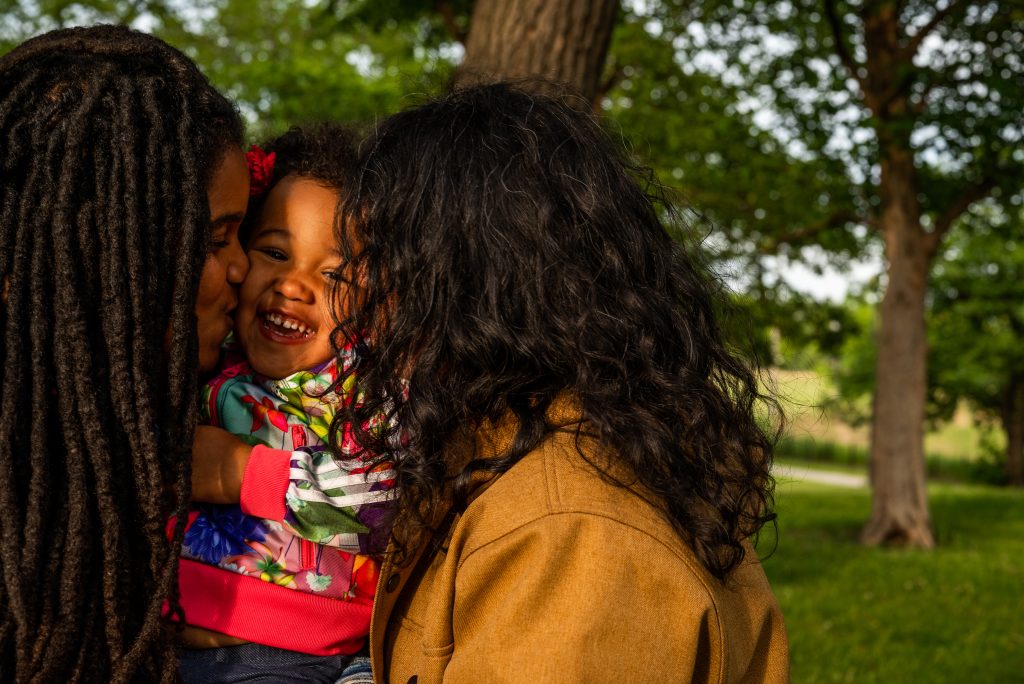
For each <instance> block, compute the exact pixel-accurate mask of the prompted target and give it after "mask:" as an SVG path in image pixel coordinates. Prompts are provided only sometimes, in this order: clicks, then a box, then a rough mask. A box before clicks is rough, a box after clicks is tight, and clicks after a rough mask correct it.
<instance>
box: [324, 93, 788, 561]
mask: <svg viewBox="0 0 1024 684" xmlns="http://www.w3.org/2000/svg"><path fill="white" fill-rule="evenodd" d="M364 145H365V146H364V150H363V152H362V154H361V160H360V175H359V178H358V182H357V184H356V186H355V187H354V188H353V190H352V191H351V194H350V198H349V199H348V200H347V201H346V206H345V209H344V214H345V215H346V216H348V217H350V218H351V219H352V220H351V221H350V222H349V224H350V225H354V226H355V227H356V228H355V230H354V231H339V233H340V235H339V240H340V242H341V244H342V249H343V252H344V253H345V255H346V257H347V258H348V259H350V260H351V263H352V269H353V270H352V273H356V274H359V275H358V277H357V278H356V280H357V282H358V283H359V285H360V287H359V288H358V291H355V288H352V289H350V290H348V291H347V292H348V294H346V291H339V297H346V301H338V302H336V303H335V310H336V311H344V310H346V309H345V306H348V307H349V308H348V310H349V311H351V312H352V313H351V315H350V316H347V317H344V318H343V319H342V320H339V321H338V328H337V329H336V330H335V335H336V339H337V341H339V342H340V341H341V338H345V339H347V340H353V341H354V340H356V339H358V338H359V337H360V336H363V337H365V339H366V340H367V343H366V347H365V353H364V355H363V358H362V361H361V363H360V365H359V368H358V373H359V380H360V382H361V383H362V385H363V390H364V395H363V396H364V397H365V403H364V404H362V405H361V406H355V407H352V408H351V409H350V410H349V413H348V415H347V416H344V417H341V418H339V421H341V420H347V421H350V422H351V423H352V424H353V425H366V424H367V421H369V420H370V419H371V417H372V416H374V415H375V414H376V413H377V412H379V411H386V412H388V413H389V414H390V415H391V416H392V417H393V418H394V419H395V420H394V421H393V422H392V423H391V427H390V428H385V429H377V430H361V431H359V433H358V437H357V438H358V439H359V440H360V441H361V442H362V444H363V445H364V446H366V447H367V448H369V449H370V450H371V451H376V452H378V453H381V454H382V458H387V459H389V460H391V461H393V462H394V467H395V469H396V470H397V480H398V485H399V489H398V495H397V513H396V515H397V520H396V527H395V538H396V540H397V542H398V543H399V551H400V553H401V554H402V555H406V554H407V553H408V552H409V551H410V550H411V549H412V548H415V545H416V544H417V543H418V542H419V541H421V540H422V539H423V536H424V535H426V534H429V533H430V525H431V524H432V523H431V521H432V520H434V519H435V516H436V515H437V514H438V513H439V511H440V510H441V508H442V507H443V506H445V505H446V502H447V501H448V500H450V499H454V501H455V502H456V504H457V505H458V502H459V501H460V500H463V499H464V497H465V494H466V493H467V491H468V486H469V485H470V477H469V476H470V475H471V474H472V473H474V472H477V471H491V472H498V473H500V472H503V471H505V470H507V469H508V468H510V467H512V466H513V465H514V464H515V463H516V462H517V461H518V460H519V459H521V458H522V457H523V456H524V455H526V454H527V453H528V452H529V451H531V450H532V449H534V448H535V447H536V446H537V445H538V444H539V443H540V442H541V441H542V440H543V439H544V438H545V436H546V435H547V434H548V433H550V432H551V431H552V430H554V429H557V428H556V427H555V426H553V425H551V424H549V423H548V422H547V420H546V418H545V413H546V410H547V409H548V407H549V406H550V405H551V403H552V402H553V401H554V400H555V398H556V397H558V396H559V395H563V394H565V395H569V396H572V397H574V398H575V399H577V400H578V402H579V404H580V406H581V407H582V416H581V418H582V420H581V423H580V425H579V427H578V430H580V431H582V432H585V433H587V434H591V435H595V436H596V437H597V438H598V439H599V440H600V441H602V442H603V443H605V444H607V445H609V446H611V447H613V453H614V456H613V457H612V459H613V460H616V461H618V462H619V463H618V464H617V465H620V466H621V465H626V466H628V470H629V471H630V472H632V474H633V476H634V478H635V479H633V478H627V479H629V481H622V480H621V479H620V480H616V482H617V484H619V485H621V486H638V487H640V488H642V489H644V490H646V491H648V492H650V493H653V494H654V495H655V497H656V498H657V500H658V501H660V502H661V506H662V508H663V511H664V514H665V516H666V518H667V519H668V520H669V521H670V522H671V524H672V525H673V526H674V528H675V529H676V531H677V532H678V534H679V535H680V536H681V537H682V538H683V539H685V540H686V541H687V542H688V543H689V544H690V545H691V547H692V548H693V550H694V552H695V553H696V555H697V557H698V558H699V559H700V561H701V562H702V563H703V564H704V566H705V567H707V569H708V570H709V571H710V572H711V573H712V574H714V575H715V576H716V577H719V578H724V577H725V576H726V575H727V574H728V573H729V571H730V570H731V569H733V568H734V567H736V565H737V564H738V563H739V562H740V561H741V560H742V558H743V556H744V547H743V545H742V544H741V541H742V540H743V539H744V538H746V537H748V536H750V535H753V534H756V533H757V532H758V530H759V529H760V528H761V526H762V525H764V524H765V523H766V522H767V521H770V520H772V519H773V518H774V514H773V513H772V512H771V507H772V501H773V500H772V491H773V486H774V482H773V480H772V478H771V476H770V474H769V469H770V466H771V462H772V449H773V444H774V441H775V436H774V435H772V434H768V433H767V432H766V430H765V429H762V427H761V426H760V425H759V423H758V421H757V419H756V418H755V408H756V406H757V405H758V404H759V402H761V401H762V400H764V401H765V402H767V404H768V406H770V407H772V408H773V409H774V407H775V406H776V404H775V402H774V401H772V400H771V399H770V398H768V397H764V396H762V394H761V391H760V389H759V385H758V379H757V375H756V373H755V372H754V371H753V370H752V369H751V368H750V367H749V366H748V365H747V363H746V362H745V361H744V360H743V359H742V358H741V357H740V356H739V355H737V354H736V353H735V352H733V351H731V350H730V348H729V347H728V346H727V344H726V342H725V341H724V340H723V338H722V335H721V333H720V330H719V325H718V323H717V322H716V317H715V314H714V310H715V308H716V306H717V303H718V302H720V301H721V299H722V297H723V294H722V293H721V292H719V289H718V287H717V286H716V285H715V284H714V281H713V280H712V279H710V278H709V277H708V275H707V273H706V272H705V270H704V269H703V268H702V267H701V265H700V262H699V260H698V259H697V258H696V256H695V254H694V253H693V252H694V251H693V250H688V249H686V248H685V247H684V246H683V245H682V244H681V243H680V242H679V241H676V240H673V239H672V238H671V237H670V235H669V233H668V232H667V231H666V228H665V227H664V225H663V223H662V217H667V216H670V215H671V214H670V212H669V208H668V207H667V206H664V205H662V206H663V210H662V211H661V212H659V209H657V208H656V206H659V205H656V203H655V202H654V201H653V198H652V197H651V196H650V195H649V194H648V193H647V192H646V191H645V190H644V187H646V186H648V185H649V183H648V180H649V179H650V174H649V173H646V172H645V171H644V170H642V169H640V168H637V167H636V166H634V165H632V164H630V163H629V162H628V161H626V159H625V157H624V155H623V153H622V152H621V151H620V150H619V149H618V148H617V146H616V145H615V144H613V142H612V141H611V139H610V138H609V137H608V136H607V135H606V134H605V133H604V132H603V131H602V130H601V128H600V126H599V125H598V123H597V122H596V121H595V120H594V119H593V117H592V116H590V115H588V114H585V113H581V112H580V111H578V110H577V109H574V108H573V107H571V106H569V105H568V104H566V103H565V102H564V101H562V100H559V99H552V98H549V97H546V96H540V95H534V94H530V93H529V92H526V91H525V90H524V89H521V88H520V87H519V86H516V85H510V84H496V85H487V86H480V87H473V88H467V89H465V90H461V91H456V92H454V93H452V94H450V95H448V96H446V97H443V98H441V99H438V100H436V101H433V102H430V103H428V104H424V105H422V106H418V107H414V108H412V109H409V110H407V111H404V112H402V113H400V114H397V115H395V116H392V117H391V118H389V119H387V120H385V121H384V122H382V123H381V124H380V125H379V126H378V127H377V129H376V130H375V131H374V132H373V134H372V136H371V137H370V138H369V140H368V141H367V142H366V143H364ZM389 398H390V399H389ZM510 412H511V413H512V414H514V415H515V416H516V417H517V418H518V425H519V427H518V433H517V435H516V437H515V439H514V441H513V443H512V446H511V447H510V449H509V451H508V452H507V453H505V454H502V455H500V456H499V457H496V458H486V459H484V458H475V459H473V460H472V461H470V462H468V464H467V463H465V462H459V463H450V462H448V461H447V460H446V451H445V447H446V445H450V443H451V442H452V441H453V440H457V439H461V438H463V437H465V436H466V435H467V434H468V433H471V432H472V431H473V430H474V429H475V428H476V427H478V426H479V425H480V424H481V423H482V422H483V421H485V420H498V419H500V418H501V417H502V416H503V415H507V414H509V413H510ZM768 413H771V411H769V412H768ZM766 415H767V414H766ZM340 424H341V423H340V422H339V423H338V425H340ZM398 430H401V431H402V434H401V435H399V434H396V431H398ZM400 442H401V443H403V447H402V448H400V449H395V448H394V447H395V445H396V444H398V443H400ZM592 463H593V461H592ZM612 465H616V464H611V463H604V464H601V465H597V464H594V466H595V467H597V468H599V470H602V472H603V473H604V474H605V475H606V476H608V477H611V475H610V473H611V472H612V468H611V466H612ZM613 479H614V478H613Z"/></svg>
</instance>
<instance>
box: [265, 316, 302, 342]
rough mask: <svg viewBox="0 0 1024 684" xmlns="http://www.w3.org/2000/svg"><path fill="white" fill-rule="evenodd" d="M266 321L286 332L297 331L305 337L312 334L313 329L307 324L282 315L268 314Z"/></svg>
mask: <svg viewBox="0 0 1024 684" xmlns="http://www.w3.org/2000/svg"><path fill="white" fill-rule="evenodd" d="M266 319H267V320H268V321H270V322H271V323H273V324H274V325H279V326H281V327H282V328H284V329H285V330H295V331H297V332H299V333H300V334H302V335H305V336H308V335H310V334H312V328H310V327H308V326H307V325H306V324H305V323H300V322H299V321H297V320H295V319H292V318H286V317H284V316H282V315H280V314H275V313H268V314H267V315H266Z"/></svg>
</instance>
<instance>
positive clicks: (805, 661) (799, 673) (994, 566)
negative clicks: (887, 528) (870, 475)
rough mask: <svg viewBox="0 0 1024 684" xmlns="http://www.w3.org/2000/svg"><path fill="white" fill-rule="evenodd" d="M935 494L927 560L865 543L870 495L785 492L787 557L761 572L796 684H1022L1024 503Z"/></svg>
mask: <svg viewBox="0 0 1024 684" xmlns="http://www.w3.org/2000/svg"><path fill="white" fill-rule="evenodd" d="M929 491H930V499H931V510H932V516H933V519H934V523H935V532H936V537H937V540H938V544H939V546H938V548H936V549H935V550H932V551H919V550H901V549H867V548H863V547H861V546H859V545H858V544H857V541H856V540H857V534H858V532H859V530H860V527H861V526H862V525H863V524H864V522H865V521H866V520H867V517H868V513H869V511H870V494H869V492H868V491H867V490H866V489H864V490H846V489H838V488H833V487H828V486H825V485H814V484H808V483H784V484H781V485H780V486H779V489H778V491H777V502H778V513H779V528H778V529H779V532H778V548H777V550H776V552H775V554H774V555H772V556H771V557H770V558H769V559H767V560H766V561H765V564H764V566H765V571H766V572H767V573H768V576H769V578H770V580H771V582H772V586H773V588H774V590H775V593H776V595H777V596H778V598H779V602H780V604H781V605H782V610H783V614H784V615H785V618H786V624H787V627H788V629H789V634H790V647H791V654H792V663H793V681H794V682H858V683H860V682H911V683H915V684H916V683H924V682H928V683H929V684H930V683H932V682H937V683H938V682H950V683H953V682H957V683H959V682H1006V681H1020V677H1021V673H1022V672H1024V616H1022V606H1024V564H1022V563H1021V560H1020V559H1021V558H1022V557H1024V492H1022V491H1019V490H1018V491H1012V490H1001V489H995V488H986V487H975V486H943V485H933V486H931V487H930V490H929ZM772 537H773V535H771V534H766V535H763V538H762V540H761V544H760V545H759V548H760V549H761V552H762V554H763V553H765V552H767V550H768V549H770V548H771V546H772V542H773V538H772Z"/></svg>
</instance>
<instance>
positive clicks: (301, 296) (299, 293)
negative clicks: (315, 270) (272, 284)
mask: <svg viewBox="0 0 1024 684" xmlns="http://www.w3.org/2000/svg"><path fill="white" fill-rule="evenodd" d="M277 291H278V292H279V293H280V294H281V295H282V296H284V297H285V298H286V299H291V300H295V301H299V302H304V303H306V304H312V303H313V302H314V300H315V299H316V293H315V292H314V290H313V288H312V287H311V286H310V283H309V282H308V278H306V277H305V276H304V275H303V274H301V273H296V272H295V271H289V272H288V273H285V274H283V275H282V276H281V278H279V279H278V281H277Z"/></svg>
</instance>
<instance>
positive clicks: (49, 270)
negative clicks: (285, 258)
mask: <svg viewBox="0 0 1024 684" xmlns="http://www.w3.org/2000/svg"><path fill="white" fill-rule="evenodd" d="M242 136H243V130H242V123H241V120H240V118H239V116H238V113H237V112H236V110H235V108H234V107H233V106H232V105H231V103H230V102H229V101H228V100H226V99H225V98H224V97H223V96H221V95H220V94H219V93H218V92H217V91H216V90H214V89H213V88H212V87H211V86H210V84H209V83H208V82H207V80H206V78H205V77H204V76H203V75H202V74H201V73H200V72H199V70H198V69H197V68H196V66H195V65H194V64H193V63H192V62H191V61H190V60H189V59H188V58H187V57H185V56H184V55H183V54H182V53H181V52H179V51H178V50H175V49H174V48H172V47H170V46H168V45H167V44H165V43H163V42H162V41H160V40H158V39H156V38H153V37H151V36H148V35H145V34H142V33H138V32H136V31H131V30H129V29H127V28H124V27H116V26H98V27H93V28H87V29H68V30H59V31H53V32H51V33H47V34H45V35H42V36H40V37H38V38H34V39H31V40H29V41H26V42H25V43H22V44H21V45H20V46H19V47H17V48H15V49H14V50H12V51H11V52H9V53H7V54H6V55H4V56H3V57H0V177H2V178H3V183H2V184H0V284H2V285H3V289H4V290H5V293H4V295H3V296H2V297H0V357H2V359H3V363H2V364H0V386H2V387H3V388H4V391H3V396H2V398H0V510H2V511H3V515H2V516H0V570H2V578H0V672H2V673H3V675H2V677H0V678H3V679H4V680H5V681H18V682H30V681H31V682H58V681H59V682H64V681H77V682H110V681H113V682H125V681H139V680H142V681H173V680H174V678H175V672H176V665H175V660H174V647H173V645H172V643H171V641H172V640H170V639H169V638H168V636H167V634H165V633H164V631H163V628H162V623H163V620H162V618H161V609H162V606H163V605H164V602H165V600H169V601H170V604H171V606H172V608H174V607H175V606H176V605H177V600H176V596H177V556H178V550H179V548H180V540H181V536H182V532H183V523H184V520H185V516H184V515H183V513H184V511H186V510H187V505H188V500H189V490H190V478H189V475H190V464H191V445H192V432H193V429H194V426H195V424H196V419H197V405H196V396H197V375H198V339H197V333H196V320H195V302H196V296H197V292H198V285H199V277H200V273H201V272H202V268H203V263H204V260H205V259H206V258H207V253H208V250H209V248H210V246H209V239H210V225H209V222H210V216H209V203H208V198H207V194H206V187H207V185H208V183H209V181H210V180H211V178H212V176H213V174H214V172H215V170H216V168H217V166H218V165H219V163H220V161H221V160H222V159H223V156H224V153H225V152H226V151H227V150H228V149H230V148H231V147H240V145H241V142H242ZM175 513H176V514H178V519H179V521H181V524H179V525H178V528H177V529H176V530H175V532H174V535H173V539H172V542H171V543H168V539H167V535H166V534H165V531H164V526H165V524H166V521H167V519H168V517H169V516H170V515H172V514H175Z"/></svg>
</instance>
